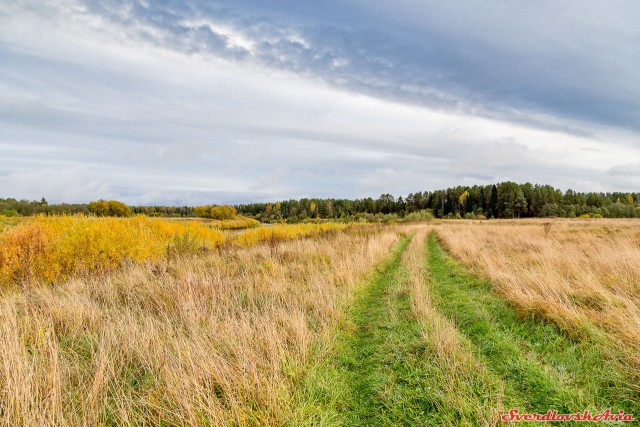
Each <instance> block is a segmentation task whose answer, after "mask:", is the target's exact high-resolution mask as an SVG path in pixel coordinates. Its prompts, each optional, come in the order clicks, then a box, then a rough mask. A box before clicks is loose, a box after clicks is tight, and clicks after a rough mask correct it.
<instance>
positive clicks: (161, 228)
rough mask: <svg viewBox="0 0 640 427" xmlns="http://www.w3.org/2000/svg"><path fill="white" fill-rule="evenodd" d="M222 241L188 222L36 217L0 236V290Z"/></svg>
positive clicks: (216, 233)
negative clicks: (12, 285) (18, 284)
mask: <svg viewBox="0 0 640 427" xmlns="http://www.w3.org/2000/svg"><path fill="white" fill-rule="evenodd" d="M224 240H225V236H224V233H222V232H221V231H219V230H214V229H212V228H210V227H207V226H206V225H203V224H200V223H197V222H192V221H189V222H183V223H179V222H171V221H164V220H160V219H150V218H147V217H144V216H136V217H132V218H126V219H125V218H90V217H69V216H66V217H64V216H61V217H44V216H38V217H34V218H31V219H29V220H25V221H23V222H22V223H20V224H18V225H16V226H14V227H12V228H9V229H8V230H6V231H5V232H4V233H2V234H0V285H9V284H12V283H25V282H32V281H41V282H46V283H55V282H59V281H62V280H64V279H66V278H68V277H70V276H71V275H74V274H78V273H87V274H89V273H99V272H104V271H108V270H112V269H114V268H116V267H118V266H120V265H121V264H123V263H124V262H127V261H129V262H144V261H150V260H157V259H160V258H162V257H163V256H165V255H166V254H167V252H169V251H179V252H194V251H196V250H199V249H214V248H215V247H217V246H218V245H219V244H221V243H223V242H224Z"/></svg>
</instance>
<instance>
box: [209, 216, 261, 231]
mask: <svg viewBox="0 0 640 427" xmlns="http://www.w3.org/2000/svg"><path fill="white" fill-rule="evenodd" d="M207 224H208V225H209V226H211V227H213V228H217V229H219V230H240V229H243V228H251V227H257V226H259V225H260V221H257V220H255V219H253V218H246V217H243V216H240V215H238V216H236V217H235V218H234V219H224V220H211V221H210V222H208V223H207Z"/></svg>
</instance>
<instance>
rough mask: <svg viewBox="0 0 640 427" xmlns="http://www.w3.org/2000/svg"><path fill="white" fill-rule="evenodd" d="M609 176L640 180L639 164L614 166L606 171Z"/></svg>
mask: <svg viewBox="0 0 640 427" xmlns="http://www.w3.org/2000/svg"><path fill="white" fill-rule="evenodd" d="M607 173H608V174H609V175H614V176H623V177H624V176H628V177H638V178H640V163H627V164H623V165H618V166H614V167H612V168H609V170H607Z"/></svg>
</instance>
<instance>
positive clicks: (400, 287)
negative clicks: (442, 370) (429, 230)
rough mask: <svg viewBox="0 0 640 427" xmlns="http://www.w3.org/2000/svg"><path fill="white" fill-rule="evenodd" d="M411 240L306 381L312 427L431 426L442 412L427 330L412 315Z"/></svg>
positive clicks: (371, 286)
mask: <svg viewBox="0 0 640 427" xmlns="http://www.w3.org/2000/svg"><path fill="white" fill-rule="evenodd" d="M409 241H410V238H406V239H404V240H403V241H402V242H401V243H400V244H399V245H398V246H397V247H396V249H395V251H394V253H393V255H392V259H391V260H390V261H389V262H388V263H387V264H386V265H385V266H384V267H383V268H381V269H380V271H379V272H378V274H377V275H376V277H374V279H373V280H372V281H371V282H370V284H369V285H368V286H367V288H366V289H365V290H364V292H363V293H362V294H361V295H359V298H357V300H356V302H355V304H354V305H353V307H352V309H351V310H350V312H349V317H348V319H347V320H346V321H345V322H344V324H343V325H342V326H341V330H340V332H339V334H338V337H337V346H336V349H335V353H334V355H333V356H334V357H332V358H330V359H329V360H326V361H325V362H324V363H323V364H322V365H321V366H319V367H318V369H317V370H316V371H315V372H314V374H313V375H312V376H311V378H310V379H309V380H308V381H307V384H306V388H305V396H304V401H305V402H307V404H308V405H310V406H311V407H312V408H313V409H311V407H309V408H307V410H308V412H307V417H306V420H305V421H304V423H305V424H307V425H336V426H337V425H344V426H379V425H426V424H425V420H427V419H429V418H432V416H430V415H429V414H432V413H433V414H435V413H437V404H436V402H435V401H434V400H433V397H432V393H430V392H429V390H428V389H427V387H428V384H427V383H426V382H425V378H428V377H429V376H430V372H429V371H430V369H433V366H431V365H430V364H428V363H426V362H425V361H426V358H425V356H424V353H425V345H424V341H423V340H422V339H421V335H420V326H419V324H418V323H417V322H416V320H415V318H414V317H413V315H412V312H411V301H410V294H409V290H408V286H407V284H408V275H407V269H406V268H405V266H403V263H402V255H403V252H404V251H405V249H406V247H407V245H408V244H409Z"/></svg>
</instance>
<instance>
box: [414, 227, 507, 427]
mask: <svg viewBox="0 0 640 427" xmlns="http://www.w3.org/2000/svg"><path fill="white" fill-rule="evenodd" d="M431 229H432V228H427V227H421V228H419V229H417V231H416V235H415V237H414V238H413V240H412V241H411V243H410V244H409V247H408V248H407V251H406V252H405V253H404V255H403V260H404V262H405V265H406V266H407V269H408V273H409V274H408V277H409V281H410V289H411V296H412V298H411V303H412V304H411V309H412V312H413V314H414V316H415V317H416V319H417V321H418V322H419V323H420V327H421V335H422V339H423V340H424V342H425V345H426V347H427V349H428V351H427V352H426V354H427V357H428V359H429V362H430V363H432V364H434V365H435V366H437V367H438V371H437V372H438V375H437V378H436V379H432V381H433V382H436V383H437V389H438V390H441V391H442V393H441V395H442V396H443V401H444V403H445V406H446V408H441V410H442V411H448V410H453V411H455V412H456V413H458V414H464V415H465V416H466V417H467V419H473V420H475V421H476V422H477V424H478V425H484V426H495V425H498V424H500V414H501V413H503V412H504V404H503V399H504V385H503V384H501V383H499V382H497V381H495V379H494V378H492V377H491V374H490V373H489V372H488V369H487V367H486V366H485V365H484V364H483V363H482V362H480V361H479V360H478V359H477V357H476V356H475V355H474V354H473V351H472V349H471V346H470V345H469V342H468V341H467V340H465V339H464V338H463V337H462V336H461V334H460V331H458V329H457V328H456V326H455V324H453V323H452V322H451V321H450V320H449V319H447V318H446V317H444V316H443V315H442V314H441V313H440V312H439V311H438V309H437V308H436V307H435V305H434V303H433V301H432V296H431V293H430V286H429V277H428V275H427V271H426V269H425V257H424V250H425V244H426V238H427V233H428V232H429V231H431ZM425 284H426V285H425ZM457 422H459V420H457V421H454V420H451V421H450V422H449V423H448V424H447V425H457Z"/></svg>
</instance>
